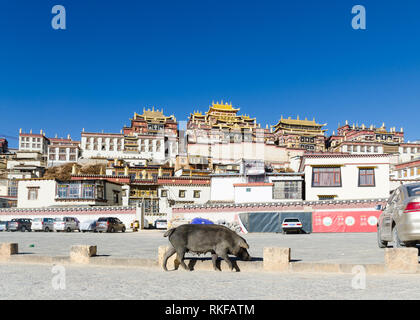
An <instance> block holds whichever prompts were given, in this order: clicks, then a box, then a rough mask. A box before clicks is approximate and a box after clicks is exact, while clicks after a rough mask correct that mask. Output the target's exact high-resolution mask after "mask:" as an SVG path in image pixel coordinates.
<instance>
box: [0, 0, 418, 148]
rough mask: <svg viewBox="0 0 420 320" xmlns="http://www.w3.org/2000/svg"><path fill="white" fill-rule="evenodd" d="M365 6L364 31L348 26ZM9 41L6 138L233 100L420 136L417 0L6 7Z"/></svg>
mask: <svg viewBox="0 0 420 320" xmlns="http://www.w3.org/2000/svg"><path fill="white" fill-rule="evenodd" d="M56 4H60V5H63V6H64V7H65V8H66V18H67V21H66V23H67V29H66V30H54V29H53V28H52V27H51V19H52V18H53V16H54V15H53V14H52V13H51V9H52V7H53V6H54V5H56ZM356 4H361V5H364V6H365V8H366V12H367V16H366V18H367V19H366V21H367V30H353V29H352V27H351V20H352V18H353V14H352V13H351V8H352V7H353V6H354V5H356ZM0 41H1V42H0V43H1V47H0V48H1V50H0V112H1V113H0V119H1V121H0V135H7V136H16V137H17V135H18V130H19V128H23V130H24V131H26V132H28V131H29V130H30V129H32V130H33V131H34V132H39V130H40V129H43V130H45V131H46V133H47V136H50V137H51V136H55V134H58V136H63V137H64V136H66V135H67V133H70V134H71V136H72V137H73V138H75V139H79V138H80V132H81V130H82V128H85V130H86V131H91V132H94V131H101V130H104V131H105V132H119V131H120V129H121V128H122V126H123V125H124V124H126V125H128V124H129V118H130V117H132V115H133V113H134V111H137V112H141V111H142V110H143V107H149V106H155V107H157V108H159V109H160V108H163V109H164V112H165V114H167V115H171V114H174V115H175V116H176V117H177V120H186V119H187V117H188V115H189V113H190V112H192V111H193V110H201V111H203V112H204V111H207V109H208V106H209V104H211V102H212V101H213V100H214V101H220V100H224V101H231V102H232V103H233V105H234V106H235V107H239V108H241V111H240V112H241V113H244V114H250V115H251V116H253V117H256V118H257V121H258V122H260V123H261V124H262V126H264V127H265V125H266V124H273V125H274V124H276V122H277V121H278V119H279V118H280V116H281V115H283V116H285V117H288V116H292V117H296V116H297V115H299V116H300V117H301V118H304V117H308V119H312V118H313V117H315V118H316V120H317V121H319V122H322V123H328V125H327V129H328V133H329V134H331V133H332V131H333V130H336V128H337V126H338V124H339V123H340V124H343V123H344V121H345V120H346V119H347V120H349V122H350V123H353V122H355V123H356V122H357V123H359V125H361V124H362V123H364V124H366V125H370V124H374V125H377V126H380V125H381V124H382V122H385V124H386V125H387V127H388V128H389V127H391V126H396V127H397V128H398V129H399V128H400V127H403V128H404V131H405V132H406V140H415V139H420V132H419V131H418V120H420V1H418V0H411V1H410V0H402V1H398V2H395V1H387V0H382V1H373V0H353V1H348V0H336V1H332V0H319V1H313V0H305V1H303V0H295V1H282V0H275V1H265V0H259V1H248V0H242V1H235V0H234V1H230V0H224V1H219V0H213V1H208V0H200V1H197V0H185V1H184V0H181V1H163V0H157V1H128V0H119V1H113V0H110V1H98V0H89V1H82V0H72V1H68V0H55V1H47V0H39V1H12V0H2V1H1V2H0ZM9 144H10V146H12V147H15V146H16V145H17V144H16V140H13V139H9Z"/></svg>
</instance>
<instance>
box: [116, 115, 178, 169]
mask: <svg viewBox="0 0 420 320" xmlns="http://www.w3.org/2000/svg"><path fill="white" fill-rule="evenodd" d="M130 121H131V125H130V127H124V128H123V132H124V137H125V138H124V152H125V153H141V154H142V155H143V156H144V158H145V159H148V160H151V161H154V162H159V163H163V162H165V161H168V160H169V161H170V162H171V163H174V162H175V158H176V155H177V152H178V135H177V134H178V124H177V122H176V118H175V116H174V115H171V116H169V117H168V116H165V115H164V114H163V110H160V111H159V110H158V109H157V110H155V109H154V107H153V108H152V109H151V110H150V109H148V110H146V109H143V114H138V113H134V116H133V118H132V119H130Z"/></svg>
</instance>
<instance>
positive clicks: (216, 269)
mask: <svg viewBox="0 0 420 320" xmlns="http://www.w3.org/2000/svg"><path fill="white" fill-rule="evenodd" d="M211 261H212V262H213V269H214V270H215V271H222V270H220V269H219V268H217V265H216V262H217V254H216V253H212V254H211Z"/></svg>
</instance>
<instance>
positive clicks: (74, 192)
mask: <svg viewBox="0 0 420 320" xmlns="http://www.w3.org/2000/svg"><path fill="white" fill-rule="evenodd" d="M79 186H80V185H79V184H77V183H73V184H70V185H69V189H68V190H69V195H68V197H69V198H79V196H80V195H79Z"/></svg>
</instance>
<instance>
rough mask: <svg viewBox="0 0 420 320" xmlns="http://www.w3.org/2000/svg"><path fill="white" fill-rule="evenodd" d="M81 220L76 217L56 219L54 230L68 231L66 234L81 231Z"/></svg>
mask: <svg viewBox="0 0 420 320" xmlns="http://www.w3.org/2000/svg"><path fill="white" fill-rule="evenodd" d="M79 223H80V222H79V220H77V218H74V217H63V218H55V220H54V230H55V231H57V232H59V231H66V232H72V231H74V230H78V231H80V229H79Z"/></svg>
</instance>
